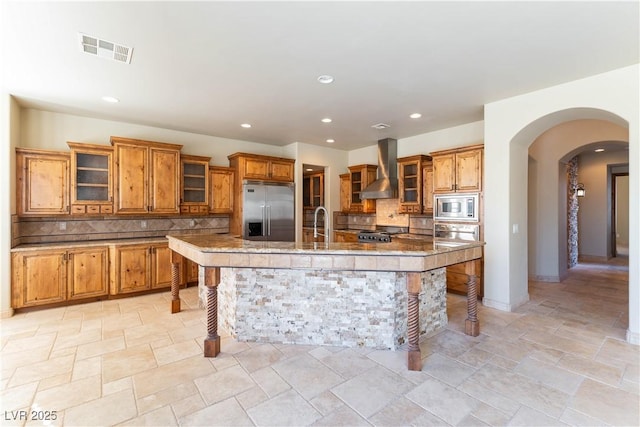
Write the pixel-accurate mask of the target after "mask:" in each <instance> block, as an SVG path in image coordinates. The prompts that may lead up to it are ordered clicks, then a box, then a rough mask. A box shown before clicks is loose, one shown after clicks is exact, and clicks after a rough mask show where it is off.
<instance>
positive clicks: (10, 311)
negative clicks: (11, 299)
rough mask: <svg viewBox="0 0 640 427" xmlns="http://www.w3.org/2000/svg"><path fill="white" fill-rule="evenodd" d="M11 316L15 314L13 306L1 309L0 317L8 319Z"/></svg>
mask: <svg viewBox="0 0 640 427" xmlns="http://www.w3.org/2000/svg"><path fill="white" fill-rule="evenodd" d="M11 316H13V308H9V309H7V310H2V311H0V319H8V318H9V317H11Z"/></svg>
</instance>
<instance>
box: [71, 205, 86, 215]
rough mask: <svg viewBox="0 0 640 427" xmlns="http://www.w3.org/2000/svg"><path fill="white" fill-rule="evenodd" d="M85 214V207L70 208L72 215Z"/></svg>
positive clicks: (75, 206)
mask: <svg viewBox="0 0 640 427" xmlns="http://www.w3.org/2000/svg"><path fill="white" fill-rule="evenodd" d="M86 212H87V207H86V206H85V205H73V206H71V213H72V214H83V213H86Z"/></svg>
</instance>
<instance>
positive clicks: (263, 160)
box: [228, 153, 295, 182]
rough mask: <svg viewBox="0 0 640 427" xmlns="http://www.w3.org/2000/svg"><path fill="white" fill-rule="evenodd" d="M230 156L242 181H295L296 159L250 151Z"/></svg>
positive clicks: (231, 164)
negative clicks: (261, 154)
mask: <svg viewBox="0 0 640 427" xmlns="http://www.w3.org/2000/svg"><path fill="white" fill-rule="evenodd" d="M228 158H229V164H230V166H231V167H232V168H234V169H235V170H236V173H237V177H238V179H239V180H240V181H242V180H243V179H258V180H267V181H286V182H293V166H294V164H295V160H292V159H285V158H281V157H270V156H260V155H256V154H248V153H235V154H232V155H230V156H229V157H228Z"/></svg>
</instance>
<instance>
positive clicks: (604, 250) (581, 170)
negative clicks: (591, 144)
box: [578, 150, 629, 259]
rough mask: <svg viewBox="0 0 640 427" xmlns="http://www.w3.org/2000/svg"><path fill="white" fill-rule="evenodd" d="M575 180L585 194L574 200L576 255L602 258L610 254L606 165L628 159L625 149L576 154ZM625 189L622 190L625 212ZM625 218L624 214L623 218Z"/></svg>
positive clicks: (617, 163)
mask: <svg viewBox="0 0 640 427" xmlns="http://www.w3.org/2000/svg"><path fill="white" fill-rule="evenodd" d="M578 159H579V160H578V181H579V182H581V183H583V184H584V187H585V190H586V193H585V196H584V197H580V198H579V199H578V204H579V206H580V208H579V210H578V254H579V255H580V256H588V257H597V258H603V259H606V258H607V257H609V256H610V255H611V253H612V250H611V247H610V243H611V239H610V232H611V216H610V212H611V180H610V179H609V166H612V165H620V164H626V163H628V162H629V153H628V152H627V151H615V152H611V151H605V152H602V153H595V152H593V151H592V150H589V151H586V152H584V153H582V154H580V156H579V157H578ZM628 196H629V192H628V188H627V193H626V200H627V205H626V206H627V215H628V212H629V211H628V209H629V204H628ZM627 218H628V217H627Z"/></svg>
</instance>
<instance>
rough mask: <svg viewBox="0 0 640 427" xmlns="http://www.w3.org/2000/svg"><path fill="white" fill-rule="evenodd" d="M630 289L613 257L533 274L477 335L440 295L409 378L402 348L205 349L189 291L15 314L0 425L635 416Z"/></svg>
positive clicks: (455, 300)
mask: <svg viewBox="0 0 640 427" xmlns="http://www.w3.org/2000/svg"><path fill="white" fill-rule="evenodd" d="M627 287H628V267H626V266H625V265H624V263H620V262H615V261H614V262H612V263H609V264H607V265H597V264H581V265H579V266H578V267H576V268H574V269H572V270H571V273H570V276H569V278H568V279H566V280H565V281H564V282H563V283H536V282H530V286H529V292H530V297H531V301H530V302H529V303H527V304H525V305H524V306H522V307H520V309H518V310H517V312H514V313H506V312H501V311H497V310H492V309H488V308H485V307H480V312H479V315H480V319H481V335H480V336H478V337H475V338H473V337H469V336H466V335H464V334H462V333H461V331H462V330H463V324H464V318H465V310H466V303H465V300H464V298H462V297H459V296H455V295H450V296H449V297H448V303H449V310H448V312H449V316H450V323H449V326H448V327H447V328H446V329H444V330H441V331H439V332H437V333H435V334H433V335H431V336H429V337H428V338H426V339H424V340H423V341H422V343H421V346H422V351H423V353H422V354H423V357H424V361H423V362H424V368H423V370H422V372H409V371H407V370H406V353H405V352H404V351H396V352H394V351H375V350H367V349H345V348H335V347H308V346H293V345H271V344H255V343H244V342H237V341H235V340H233V339H231V338H229V337H225V338H223V340H222V353H221V354H220V355H219V356H218V357H217V358H210V359H209V358H204V357H202V339H203V336H204V330H205V323H204V322H205V315H204V312H203V311H202V310H200V309H198V308H197V293H196V288H189V289H187V290H185V291H183V292H181V296H182V298H183V311H182V312H181V313H179V314H176V315H171V314H169V300H170V294H169V293H162V294H153V295H146V296H141V297H135V298H127V299H119V300H111V301H103V302H95V303H89V304H82V305H75V306H71V307H66V308H56V309H48V310H41V311H36V312H31V313H27V314H18V315H16V316H14V317H12V318H10V319H3V320H2V322H1V326H2V328H1V331H2V335H1V339H2V340H1V353H0V357H1V359H0V360H1V363H2V377H1V382H0V390H1V391H0V417H2V419H1V422H0V424H2V425H41V424H51V425H67V426H80V425H82V426H87V425H158V426H160V425H162V426H165V425H167V426H168V425H185V426H190V425H208V426H213V425H225V426H226V425H248V426H251V425H261V426H286V425H295V426H302V425H321V426H336V425H349V426H357V425H364V426H368V425H380V426H404V425H434V426H441V425H455V426H458V425H464V426H466V425H498V426H500V425H528V426H534V425H535V426H542V425H549V426H551V425H577V426H584V425H599V426H601V425H613V426H637V425H639V424H640V418H639V399H640V398H639V384H638V377H639V376H640V373H639V348H638V347H637V346H632V345H629V344H627V343H626V342H625V341H624V337H625V331H626V327H627V325H626V319H627ZM19 411H28V412H26V415H27V418H28V420H27V421H24V420H21V419H20V418H21V417H24V414H25V412H19ZM54 411H55V416H56V418H57V419H55V420H54V421H52V422H42V421H39V420H37V419H36V420H34V419H32V418H33V417H34V416H35V418H38V417H43V416H46V415H49V416H51V415H52V414H53V413H54Z"/></svg>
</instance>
